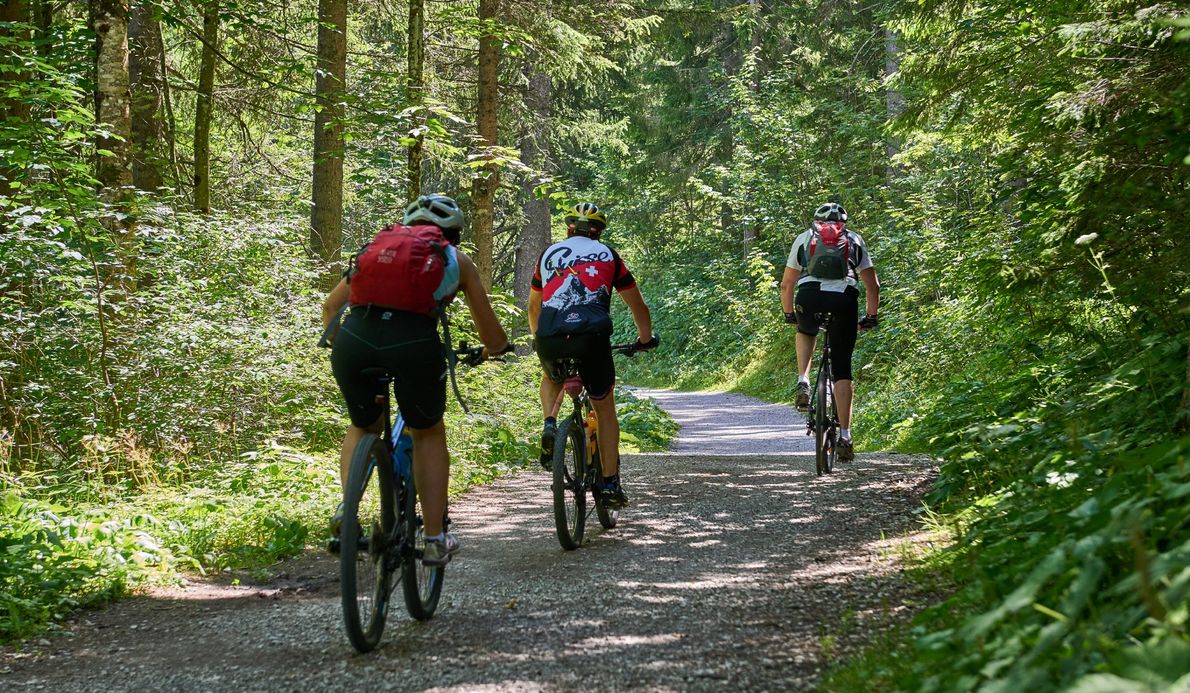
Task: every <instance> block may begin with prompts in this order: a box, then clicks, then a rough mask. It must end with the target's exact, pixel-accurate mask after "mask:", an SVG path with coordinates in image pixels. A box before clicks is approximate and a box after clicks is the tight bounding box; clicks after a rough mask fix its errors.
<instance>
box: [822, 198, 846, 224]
mask: <svg viewBox="0 0 1190 693" xmlns="http://www.w3.org/2000/svg"><path fill="white" fill-rule="evenodd" d="M814 218H815V219H817V220H818V221H847V210H845V209H843V205H841V204H839V203H838V202H827V203H826V204H824V205H822V206H821V207H819V208H818V209H816V210H814Z"/></svg>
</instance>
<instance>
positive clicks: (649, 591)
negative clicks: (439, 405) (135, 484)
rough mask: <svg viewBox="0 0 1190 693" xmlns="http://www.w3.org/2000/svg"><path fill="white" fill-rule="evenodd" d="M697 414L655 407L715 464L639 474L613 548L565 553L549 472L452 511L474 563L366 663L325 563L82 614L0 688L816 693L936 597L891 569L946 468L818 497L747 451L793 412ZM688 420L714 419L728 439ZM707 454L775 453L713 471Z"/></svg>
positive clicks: (734, 403)
mask: <svg viewBox="0 0 1190 693" xmlns="http://www.w3.org/2000/svg"><path fill="white" fill-rule="evenodd" d="M684 397H686V395H684V394H683V393H668V394H664V393H658V399H659V401H660V402H661V403H662V405H663V406H665V407H667V408H672V410H673V411H674V413H675V416H676V417H677V418H678V420H679V421H680V422H684V423H685V425H686V428H685V429H684V430H683V433H682V435H681V437H679V440H678V450H681V449H683V447H684V446H686V445H690V444H693V445H696V447H697V449H698V451H699V452H701V453H704V454H698V455H690V454H687V453H681V452H673V453H665V454H651V455H635V456H625V459H624V476H625V484H626V489H627V490H628V492H629V494H630V496H631V497H632V499H633V501H634V505H633V507H631V508H629V509H627V510H625V511H624V512H623V513H622V514H621V524H620V527H619V528H617V529H615V530H610V531H606V532H604V531H602V530H600V529H599V527H598V522H597V521H596V520H595V518H594V517H593V516H592V517H591V518H590V520H589V523H588V542H587V544H586V545H584V546H583V547H581V548H580V549H579V550H577V551H573V552H565V551H562V550H561V548H559V546H558V543H557V540H556V539H555V537H554V534H553V520H552V515H551V504H550V495H549V481H548V480H547V478H546V474H545V473H544V472H541V471H525V472H522V473H520V474H518V475H516V476H514V477H511V478H507V479H504V480H501V481H499V482H497V483H496V484H493V485H491V486H488V487H484V488H479V489H475V490H474V491H472V492H470V493H468V494H467V495H466V496H464V497H463V498H461V499H457V500H456V501H454V502H453V504H452V506H451V515H452V518H453V519H454V520H455V527H456V530H457V532H458V534H459V535H460V537H461V538H462V539H463V542H464V549H463V551H462V552H461V553H460V554H459V556H458V558H457V560H456V561H455V562H453V563H452V564H451V565H450V567H449V568H448V569H447V579H446V586H445V589H444V592H443V598H442V604H441V605H440V607H439V611H438V614H437V615H436V616H435V617H434V619H432V620H431V621H428V622H426V623H417V622H414V621H412V620H410V619H408V618H407V617H406V616H405V615H404V612H403V610H401V608H400V607H401V603H400V602H399V601H398V603H397V606H396V609H395V611H394V613H392V614H391V616H390V620H389V625H388V628H387V630H386V631H385V634H384V641H383V643H382V645H381V647H380V648H379V649H378V650H377V651H376V652H373V653H371V654H370V655H366V656H359V655H355V654H354V653H353V651H352V650H351V648H350V646H349V645H348V644H347V642H346V639H345V638H344V636H343V634H342V631H341V626H340V621H341V613H340V608H339V603H338V584H337V563H336V562H335V561H334V560H333V559H331V558H330V557H328V556H324V555H321V554H319V553H314V552H312V553H310V554H307V555H306V556H304V557H302V558H300V559H297V560H294V561H290V562H288V563H286V564H283V565H282V566H281V568H282V569H283V570H284V571H285V572H284V573H282V574H281V575H279V576H277V577H275V578H274V579H272V580H270V581H268V582H267V583H264V584H262V585H257V586H252V587H246V586H230V585H226V584H219V583H214V582H202V583H193V584H191V585H189V586H188V587H185V588H174V589H168V590H158V591H154V592H152V593H150V594H148V595H145V596H141V597H136V598H133V599H128V600H125V601H122V602H120V603H118V604H115V605H113V606H112V607H110V608H108V609H105V610H101V611H91V612H85V613H83V614H82V615H80V617H79V618H78V619H76V621H75V622H74V623H73V624H71V631H72V632H71V633H70V634H68V635H66V636H56V637H53V638H52V639H47V640H41V641H31V642H29V643H25V644H24V645H23V646H22V647H21V648H8V649H5V650H4V651H3V652H0V689H6V690H54V691H63V690H64V691H75V690H105V691H111V690H119V691H144V690H170V691H175V690H185V691H291V690H307V691H320V690H331V689H348V688H352V689H359V690H377V689H384V690H426V689H433V690H468V691H520V690H535V691H536V690H575V689H583V688H596V689H599V690H625V689H647V690H654V691H670V690H674V691H679V690H696V691H701V690H722V689H724V688H728V687H730V688H732V689H736V688H742V689H745V690H811V689H813V688H814V687H815V685H816V683H817V681H818V679H819V677H820V675H821V673H822V672H823V670H824V668H825V667H826V666H828V665H829V664H831V663H832V662H834V661H837V660H838V658H839V657H840V656H841V655H843V654H846V653H847V652H849V651H852V650H853V649H854V648H855V647H857V646H859V645H861V644H863V642H864V638H865V637H868V636H870V634H871V633H872V632H873V631H874V630H875V629H876V628H878V627H879V626H880V625H881V624H884V623H887V622H889V621H891V620H903V619H906V618H908V615H909V614H910V613H912V612H913V611H914V610H916V609H917V608H919V607H920V606H921V602H922V601H923V600H926V599H928V598H929V595H927V594H924V593H922V592H921V591H920V589H919V588H917V587H915V586H913V585H910V584H906V583H905V582H904V581H903V580H902V579H900V577H899V575H898V572H897V568H896V560H895V557H896V555H897V552H898V551H899V549H898V546H899V545H900V544H902V543H904V542H906V541H914V540H919V539H920V538H919V537H913V536H911V535H912V533H913V532H914V531H915V527H916V524H915V516H914V510H915V509H916V508H917V507H918V506H919V505H920V498H921V494H922V493H923V492H924V490H925V489H926V488H927V486H928V484H929V481H930V479H931V478H932V475H933V473H934V471H933V469H932V468H931V466H930V464H929V462H928V461H927V460H923V459H922V458H920V457H914V456H908V455H888V454H869V455H864V454H861V455H860V456H859V458H858V459H857V460H856V462H854V463H853V464H851V465H848V466H847V467H846V468H844V469H842V470H840V471H839V472H838V473H836V474H834V475H832V476H830V477H825V478H816V477H815V476H814V473H813V458H812V457H811V456H810V455H808V454H805V453H796V452H794V453H785V454H777V453H773V452H771V450H770V448H769V446H770V445H777V444H778V443H780V442H781V441H780V440H779V439H780V438H781V436H774V437H773V438H772V439H769V438H767V437H766V438H764V439H763V440H761V441H760V442H759V443H757V444H753V443H749V441H756V440H757V438H756V437H755V436H747V435H744V434H743V433H742V432H741V431H742V430H743V429H745V428H748V427H752V426H755V425H756V423H755V421H756V417H757V416H762V415H763V416H765V417H768V416H772V417H773V418H772V419H771V421H773V422H778V421H780V420H782V419H783V420H785V421H788V412H787V411H786V412H776V411H775V410H772V411H770V410H768V409H766V408H765V407H764V406H761V405H759V404H758V403H755V402H753V401H751V400H748V401H747V402H744V403H743V404H747V406H742V404H741V402H740V401H739V400H738V399H737V397H736V396H734V395H698V396H696V397H693V398H691V399H683V398H684ZM683 408H689V410H688V411H693V414H692V416H694V417H695V418H701V417H704V416H705V414H707V413H713V414H714V416H713V421H714V423H713V425H714V426H717V427H718V430H719V431H720V433H719V435H718V436H716V435H715V434H714V433H713V431H714V430H715V429H708V428H705V427H704V425H711V424H709V423H705V422H704V423H698V422H695V421H693V420H692V419H690V418H688V416H687V414H685V413H682V412H683ZM699 412H702V413H699ZM706 418H707V420H708V421H710V420H711V417H706ZM765 420H766V421H767V420H769V419H767V418H766V419H765ZM769 425H775V424H769ZM799 432H800V431H799ZM715 438H724V439H730V440H733V441H735V442H734V443H733V444H732V446H731V450H732V451H733V452H736V453H749V452H764V453H765V454H762V455H756V454H752V455H715V454H705V453H707V452H712V451H713V450H709V449H708V446H709V444H710V442H711V441H712V440H713V439H715ZM753 445H755V446H756V447H759V448H760V449H758V450H754V449H753ZM716 449H717V448H716Z"/></svg>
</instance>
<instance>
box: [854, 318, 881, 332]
mask: <svg viewBox="0 0 1190 693" xmlns="http://www.w3.org/2000/svg"><path fill="white" fill-rule="evenodd" d="M879 324H880V318H878V317H876V316H875V315H870V314H869V315H865V316H864V317H862V318H860V320H859V327H860V329H861V330H870V329H872V328H873V327H875V326H877V325H879Z"/></svg>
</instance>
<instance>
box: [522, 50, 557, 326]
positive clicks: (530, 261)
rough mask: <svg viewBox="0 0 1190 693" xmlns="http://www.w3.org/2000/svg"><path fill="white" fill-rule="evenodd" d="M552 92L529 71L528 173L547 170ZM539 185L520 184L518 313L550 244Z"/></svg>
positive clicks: (529, 180) (544, 77)
mask: <svg viewBox="0 0 1190 693" xmlns="http://www.w3.org/2000/svg"><path fill="white" fill-rule="evenodd" d="M552 91H553V85H552V84H551V82H550V76H549V75H548V74H546V73H544V72H541V71H539V70H533V72H532V74H530V76H529V90H528V94H527V97H526V100H525V101H526V102H525V105H526V106H527V107H528V111H529V114H530V115H529V118H528V126H527V127H526V129H525V134H524V135H523V136H522V137H521V161H523V162H524V164H525V165H526V166H528V167H529V168H530V169H538V170H539V171H545V170H546V168H547V166H549V158H550V157H549V138H548V137H547V136H546V135H545V133H544V132H543V130H544V128H543V127H542V125H544V124H545V123H546V122H548V121H549V117H550V98H551V92H552ZM540 183H541V179H540V177H539V176H537V175H536V174H532V175H526V176H525V177H524V180H523V181H522V183H521V194H522V196H523V197H524V200H525V206H524V212H525V219H526V220H527V221H526V223H525V225H524V227H522V228H521V232H520V236H519V237H518V238H517V244H516V260H515V262H516V269H515V271H516V274H515V275H514V276H513V296H515V298H516V303H517V305H518V306H520V307H521V308H522V309H525V308H526V307H527V305H528V301H529V284H530V282H531V281H532V279H533V272H534V270H535V269H536V265H537V257H538V256H539V255H540V254H541V251H543V250H545V247H546V246H548V245H549V244H550V203H549V200H548V199H545V198H542V197H538V196H537V194H536V192H535V190H536V188H537V186H538V185H539V184H540Z"/></svg>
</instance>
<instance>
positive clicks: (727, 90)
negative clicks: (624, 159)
mask: <svg viewBox="0 0 1190 693" xmlns="http://www.w3.org/2000/svg"><path fill="white" fill-rule="evenodd" d="M734 2H735V0H720V5H719V7H720V10H725V8H726V7H727V6H728V5H731V4H734ZM715 33H716V36H715V39H716V41H715V42H716V44H718V47H719V59H720V61H721V62H722V65H723V77H724V80H723V85H722V88H723V91H724V94H725V95H727V96H728V98H729V99H730V98H731V97H730V94H731V93H732V85H731V82H732V80H734V79H735V78H736V77H737V76H738V75H739V74H740V67H741V66H742V65H743V56H741V55H740V48H739V45H740V44H739V40H738V37H737V35H736V28H735V24H734V23H732V22H731V21H730V20H729V19H724V20H723V21H721V22H720V24H719V26H718V28H717V29H716V31H715ZM734 115H735V110H734V108H732V105H731V102H730V101H728V102H727V105H726V106H725V107H724V109H723V112H722V118H723V122H722V125H720V127H719V138H718V142H717V143H716V144H715V153H714V155H713V156H714V161H715V163H716V164H718V165H719V166H721V167H723V170H725V171H728V170H730V167H731V163H732V159H734V157H735V132H734V128H735V122H734V117H733V116H734ZM720 187H721V188H722V190H721V191H720V192H721V193H722V195H723V197H722V201H721V202H720V204H719V226H720V229H721V230H722V231H723V232H724V233H725V234H727V233H730V232H731V230H732V228H733V227H734V226H735V214H734V212H733V211H732V208H731V193H732V191H731V181H730V174H727V175H725V176H724V178H723V180H722V182H721V184H720Z"/></svg>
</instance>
